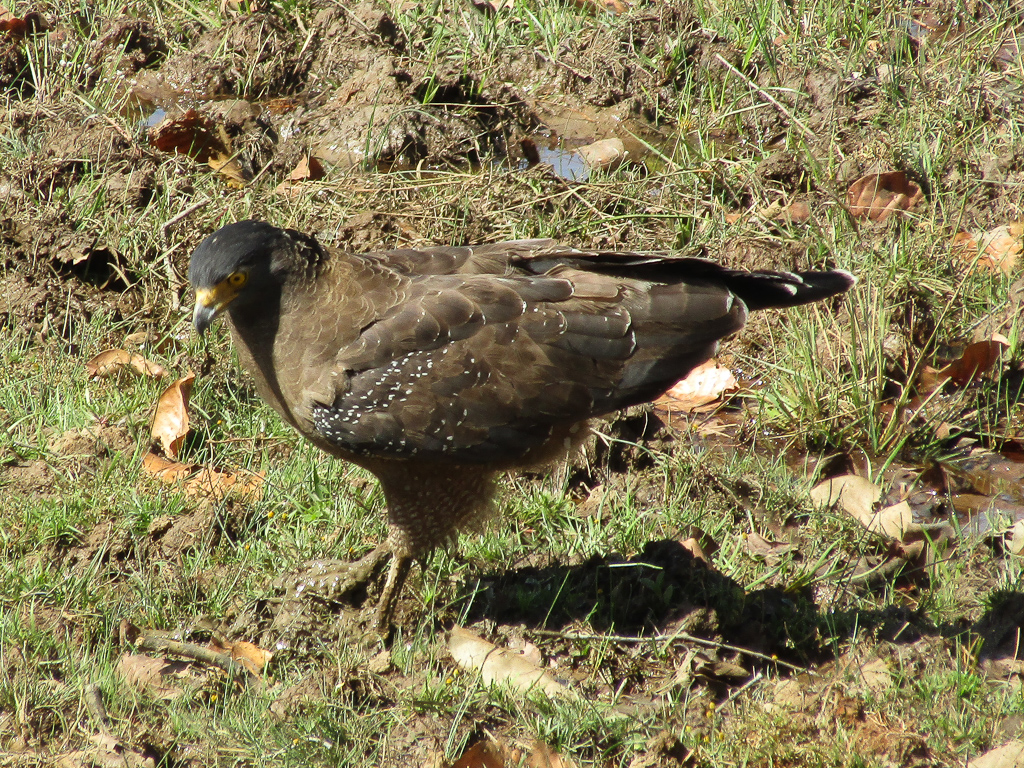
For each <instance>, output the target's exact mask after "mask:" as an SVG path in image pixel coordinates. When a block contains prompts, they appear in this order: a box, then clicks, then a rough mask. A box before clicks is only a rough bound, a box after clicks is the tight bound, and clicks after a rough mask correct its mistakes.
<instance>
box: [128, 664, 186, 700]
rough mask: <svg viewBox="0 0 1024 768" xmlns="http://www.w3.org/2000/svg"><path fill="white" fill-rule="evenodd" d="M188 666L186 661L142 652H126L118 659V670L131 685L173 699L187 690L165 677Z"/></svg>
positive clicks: (162, 697) (165, 698) (160, 697)
mask: <svg viewBox="0 0 1024 768" xmlns="http://www.w3.org/2000/svg"><path fill="white" fill-rule="evenodd" d="M188 666H189V665H188V664H187V663H186V662H180V661H170V660H168V659H165V658H153V657H152V656H147V655H145V654H141V653H124V654H122V655H121V658H120V659H118V661H117V667H116V671H117V674H118V675H120V676H121V678H122V679H123V680H124V681H125V682H126V683H128V684H129V685H132V686H134V687H135V688H137V689H139V690H140V691H146V692H148V693H150V694H152V695H153V696H155V697H156V698H158V699H164V700H166V701H171V700H173V699H179V698H181V697H182V696H184V695H185V691H184V689H182V688H181V687H179V686H177V685H173V684H171V683H168V682H165V678H167V677H170V676H171V675H173V674H176V673H177V672H180V671H181V670H182V669H184V668H187V667H188Z"/></svg>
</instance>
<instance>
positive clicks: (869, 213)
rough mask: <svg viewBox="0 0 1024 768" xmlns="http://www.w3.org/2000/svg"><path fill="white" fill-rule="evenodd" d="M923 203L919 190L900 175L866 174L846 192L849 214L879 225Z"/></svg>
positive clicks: (888, 173) (905, 175)
mask: <svg viewBox="0 0 1024 768" xmlns="http://www.w3.org/2000/svg"><path fill="white" fill-rule="evenodd" d="M923 199H924V192H922V191H921V188H920V187H919V186H918V185H917V184H915V183H914V182H912V181H911V180H910V179H908V178H907V174H905V173H903V172H902V171H889V172H887V173H870V174H868V175H867V176H862V177H861V178H859V179H857V180H856V181H855V182H853V184H851V185H850V188H849V189H848V190H847V192H846V203H847V206H848V207H849V209H850V213H851V214H853V215H854V216H857V217H859V218H866V219H870V220H871V221H877V222H879V223H883V222H885V221H887V220H888V219H889V217H890V216H892V214H893V213H896V212H906V211H909V210H911V209H912V208H913V207H914V206H916V205H917V204H918V203H919V202H921V200H923Z"/></svg>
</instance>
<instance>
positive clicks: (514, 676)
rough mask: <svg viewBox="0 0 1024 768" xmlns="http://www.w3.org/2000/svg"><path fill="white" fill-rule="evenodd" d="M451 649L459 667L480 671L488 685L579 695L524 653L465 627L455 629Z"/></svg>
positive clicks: (561, 694) (566, 695)
mask: <svg viewBox="0 0 1024 768" xmlns="http://www.w3.org/2000/svg"><path fill="white" fill-rule="evenodd" d="M448 651H449V652H450V653H451V655H452V657H453V658H454V659H455V663H456V664H458V665H459V666H460V667H462V668H463V669H465V670H471V671H476V672H479V673H480V677H481V679H483V681H484V684H485V685H488V686H490V685H507V686H509V687H510V688H512V689H513V690H514V691H516V692H518V693H522V694H532V693H534V692H536V691H541V692H543V693H544V694H546V695H547V696H549V697H551V698H557V697H569V698H576V693H575V692H574V691H572V690H570V689H569V688H566V687H565V686H564V685H562V684H561V683H560V682H558V681H557V680H555V679H554V678H553V677H552V676H551V675H550V674H549V673H548V672H547V671H546V670H544V669H542V668H541V667H538V666H537V665H536V664H532V663H531V662H530V661H528V660H527V659H525V658H523V655H522V654H520V653H516V652H515V651H509V650H506V649H504V648H498V647H497V646H496V645H494V644H493V643H489V642H487V641H486V640H484V639H483V638H482V637H479V636H477V635H475V634H473V633H472V632H470V631H469V630H468V629H465V628H463V627H458V626H456V627H453V628H452V631H451V635H450V637H449V639H448Z"/></svg>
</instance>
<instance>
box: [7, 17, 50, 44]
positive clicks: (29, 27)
mask: <svg viewBox="0 0 1024 768" xmlns="http://www.w3.org/2000/svg"><path fill="white" fill-rule="evenodd" d="M49 28H50V25H49V23H47V21H46V19H44V18H43V16H42V15H41V14H39V13H37V12H36V11H32V12H30V13H26V14H25V16H24V18H20V19H19V18H18V17H16V16H13V15H8V14H7V13H5V12H2V16H0V32H2V33H4V34H5V35H6V36H8V37H10V38H12V39H14V40H20V39H21V38H23V37H27V36H28V35H35V34H39V33H40V32H46V31H47V30H49Z"/></svg>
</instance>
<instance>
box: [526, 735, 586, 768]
mask: <svg viewBox="0 0 1024 768" xmlns="http://www.w3.org/2000/svg"><path fill="white" fill-rule="evenodd" d="M526 768H577V765H576V761H575V760H571V759H569V758H568V757H565V756H564V755H560V754H558V753H557V752H555V750H553V749H552V748H551V747H549V746H548V745H547V744H545V743H544V742H543V741H540V740H538V741H535V742H533V746H531V747H530V754H529V756H528V757H527V758H526Z"/></svg>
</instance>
